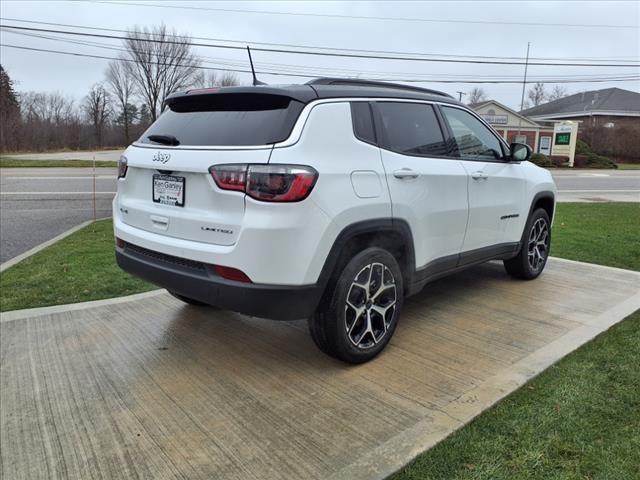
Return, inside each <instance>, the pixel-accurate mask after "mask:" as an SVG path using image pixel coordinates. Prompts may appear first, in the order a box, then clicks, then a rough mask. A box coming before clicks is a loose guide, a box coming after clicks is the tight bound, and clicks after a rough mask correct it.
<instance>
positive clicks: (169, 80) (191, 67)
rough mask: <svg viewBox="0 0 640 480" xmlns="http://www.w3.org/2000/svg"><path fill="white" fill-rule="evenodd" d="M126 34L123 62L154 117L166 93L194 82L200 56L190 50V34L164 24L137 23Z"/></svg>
mask: <svg viewBox="0 0 640 480" xmlns="http://www.w3.org/2000/svg"><path fill="white" fill-rule="evenodd" d="M127 37H128V38H127V39H126V40H125V41H124V46H125V48H126V50H127V52H126V53H125V55H124V58H123V60H122V61H121V63H122V65H123V67H124V69H125V71H126V73H127V74H128V75H129V76H130V77H131V78H132V79H133V82H134V85H135V87H136V90H137V93H138V94H139V95H140V97H141V98H142V99H143V100H144V103H145V104H146V105H147V107H148V109H149V113H150V115H151V120H152V121H153V120H155V119H156V117H157V116H158V113H159V111H160V108H161V106H162V102H163V101H164V99H165V98H166V97H167V95H169V94H170V93H172V92H174V91H176V90H180V89H182V88H186V87H188V86H190V85H193V82H194V77H195V76H196V74H197V72H198V67H199V66H200V58H199V57H198V56H197V55H195V54H194V53H192V51H191V38H190V37H188V36H186V35H178V34H177V33H176V32H175V31H174V30H172V31H168V30H167V27H166V26H165V25H164V24H163V25H159V26H154V27H152V28H151V29H149V28H146V27H144V28H142V29H140V28H138V27H134V28H133V29H132V30H129V31H128V33H127Z"/></svg>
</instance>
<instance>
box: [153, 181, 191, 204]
mask: <svg viewBox="0 0 640 480" xmlns="http://www.w3.org/2000/svg"><path fill="white" fill-rule="evenodd" d="M153 201H154V202H155V203H162V204H163V205H173V206H176V207H184V177H176V176H173V175H157V174H156V175H154V176H153Z"/></svg>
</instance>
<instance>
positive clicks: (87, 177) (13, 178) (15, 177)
mask: <svg viewBox="0 0 640 480" xmlns="http://www.w3.org/2000/svg"><path fill="white" fill-rule="evenodd" d="M2 178H3V179H5V178H6V179H7V180H76V179H81V180H85V179H89V180H91V179H92V178H93V177H92V176H91V175H88V176H85V175H83V176H80V175H76V176H73V177H47V176H43V177H21V176H20V175H17V176H13V177H8V176H6V175H2ZM102 178H110V179H113V180H115V179H116V176H115V174H114V175H96V179H102Z"/></svg>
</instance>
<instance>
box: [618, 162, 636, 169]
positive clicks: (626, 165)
mask: <svg viewBox="0 0 640 480" xmlns="http://www.w3.org/2000/svg"><path fill="white" fill-rule="evenodd" d="M618 170H640V163H619V164H618Z"/></svg>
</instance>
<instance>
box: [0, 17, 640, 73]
mask: <svg viewBox="0 0 640 480" xmlns="http://www.w3.org/2000/svg"><path fill="white" fill-rule="evenodd" d="M3 27H4V28H11V29H16V30H26V31H35V32H46V33H61V34H64V35H76V36H84V37H95V38H110V39H118V40H130V41H143V42H148V43H168V44H183V43H184V41H177V40H158V39H154V38H140V37H131V36H129V35H127V36H116V35H107V34H100V33H84V32H72V31H69V30H55V29H47V28H35V27H20V26H15V25H3ZM191 45H192V46H197V47H208V48H222V49H232V50H244V49H245V47H241V46H237V45H220V44H209V43H197V42H191ZM253 50H254V51H261V52H270V53H289V54H297V55H316V56H326V57H341V58H366V59H375V60H403V61H413V62H440V63H468V64H488V65H524V62H508V61H496V60H458V59H440V58H438V59H435V58H415V57H400V56H376V55H365V54H357V53H332V52H320V51H309V50H290V49H282V48H265V47H254V48H253ZM529 65H538V66H554V67H607V68H615V67H623V68H631V67H640V64H633V65H622V64H617V63H547V62H529Z"/></svg>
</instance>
